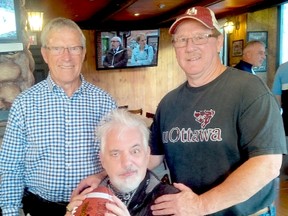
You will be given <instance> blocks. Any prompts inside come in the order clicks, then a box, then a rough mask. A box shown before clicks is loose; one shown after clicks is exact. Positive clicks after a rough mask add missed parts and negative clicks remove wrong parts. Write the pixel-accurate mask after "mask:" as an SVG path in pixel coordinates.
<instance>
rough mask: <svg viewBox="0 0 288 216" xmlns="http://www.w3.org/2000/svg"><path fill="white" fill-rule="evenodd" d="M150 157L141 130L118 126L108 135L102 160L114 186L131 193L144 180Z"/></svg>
mask: <svg viewBox="0 0 288 216" xmlns="http://www.w3.org/2000/svg"><path fill="white" fill-rule="evenodd" d="M149 155H150V149H149V147H148V146H146V145H144V144H143V137H142V135H141V133H140V131H139V129H137V128H135V127H127V126H125V127H123V126H120V125H118V126H115V127H113V129H112V130H110V131H109V132H108V133H107V135H106V140H105V146H103V149H102V151H101V153H100V159H101V163H102V166H103V168H104V169H105V170H106V172H107V174H108V176H109V178H110V181H111V183H112V185H113V186H114V187H116V188H117V189H118V190H119V191H121V192H130V191H132V190H134V189H136V188H137V187H138V186H139V184H140V183H141V181H142V180H143V179H144V177H145V175H146V171H147V166H148V162H149Z"/></svg>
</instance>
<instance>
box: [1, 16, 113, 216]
mask: <svg viewBox="0 0 288 216" xmlns="http://www.w3.org/2000/svg"><path fill="white" fill-rule="evenodd" d="M41 42H42V48H41V53H42V55H43V58H44V60H45V62H46V63H47V64H48V66H49V69H50V72H49V75H48V77H47V79H46V80H44V81H42V82H40V83H38V84H37V85H34V86H33V87H31V88H30V89H29V90H27V91H25V92H23V93H21V94H20V95H19V96H18V97H17V98H16V99H15V101H14V103H13V105H12V108H11V110H10V114H9V119H8V123H7V128H6V132H5V135H4V138H3V143H2V148H1V152H0V174H1V180H0V181H1V182H0V207H1V209H2V214H3V215H4V216H8V215H9V216H14V215H15V216H16V215H17V216H18V215H19V210H20V209H21V208H23V210H24V212H25V214H28V213H29V214H30V215H32V216H38V215H41V216H45V215H47V216H48V215H49V216H51V215H53V216H58V215H59V216H60V215H61V216H63V215H64V214H65V212H66V209H65V207H66V205H67V203H68V201H69V198H70V195H71V192H72V190H73V189H74V188H75V187H76V186H77V184H78V183H79V181H80V180H81V179H83V178H85V177H87V176H88V175H91V174H93V173H99V172H102V166H101V165H100V161H99V158H98V153H99V143H98V141H96V140H95V138H94V137H95V136H94V130H95V127H96V125H97V123H98V122H99V121H100V119H101V118H102V117H103V116H104V115H106V114H107V113H109V112H110V111H111V110H113V109H115V108H116V107H117V106H116V103H115V101H114V100H113V98H112V97H111V96H110V95H109V94H108V93H107V92H105V91H103V90H102V89H100V88H98V87H96V86H94V85H92V84H90V83H88V82H87V81H85V79H84V77H83V76H82V75H81V68H82V64H83V61H84V58H85V53H86V47H85V43H86V39H85V36H84V35H83V33H82V31H81V29H80V28H79V27H78V26H77V25H76V24H75V23H74V22H73V21H71V20H69V19H65V18H56V19H53V20H51V21H50V22H49V23H48V24H47V25H46V27H45V28H44V30H43V32H42V35H41ZM22 203H23V205H22Z"/></svg>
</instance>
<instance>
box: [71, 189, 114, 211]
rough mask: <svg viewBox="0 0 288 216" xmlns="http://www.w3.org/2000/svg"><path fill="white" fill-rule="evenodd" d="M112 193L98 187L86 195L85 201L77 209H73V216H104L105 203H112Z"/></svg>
mask: <svg viewBox="0 0 288 216" xmlns="http://www.w3.org/2000/svg"><path fill="white" fill-rule="evenodd" d="M112 195H113V193H112V191H111V190H110V189H109V188H107V187H104V186H99V187H97V188H96V189H94V190H93V191H92V192H90V193H88V194H87V197H86V199H85V200H84V201H83V203H82V204H81V205H80V206H78V207H77V208H75V209H73V211H72V215H73V216H88V215H90V216H92V215H99V216H104V214H105V212H106V207H105V203H106V202H113V201H112Z"/></svg>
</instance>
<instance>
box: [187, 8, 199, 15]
mask: <svg viewBox="0 0 288 216" xmlns="http://www.w3.org/2000/svg"><path fill="white" fill-rule="evenodd" d="M187 14H188V15H196V14H197V9H195V7H193V8H191V9H188V10H187Z"/></svg>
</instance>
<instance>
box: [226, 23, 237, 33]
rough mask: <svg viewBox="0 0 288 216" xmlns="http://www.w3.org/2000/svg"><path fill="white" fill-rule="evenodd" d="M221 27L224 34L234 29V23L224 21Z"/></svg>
mask: <svg viewBox="0 0 288 216" xmlns="http://www.w3.org/2000/svg"><path fill="white" fill-rule="evenodd" d="M223 28H224V31H225V33H226V34H231V33H232V32H233V31H234V28H235V24H234V22H233V21H226V22H225V24H224V26H223Z"/></svg>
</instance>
